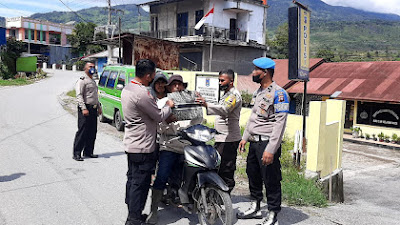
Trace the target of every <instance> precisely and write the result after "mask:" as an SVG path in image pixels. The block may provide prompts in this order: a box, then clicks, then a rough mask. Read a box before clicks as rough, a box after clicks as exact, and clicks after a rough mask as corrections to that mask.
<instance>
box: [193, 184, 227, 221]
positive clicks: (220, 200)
mask: <svg viewBox="0 0 400 225" xmlns="http://www.w3.org/2000/svg"><path fill="white" fill-rule="evenodd" d="M205 196H206V205H205V204H204V200H203V199H202V195H201V194H200V195H199V198H198V199H197V209H198V217H199V222H200V224H201V225H214V224H216V225H232V224H233V208H232V200H231V197H230V196H229V194H228V193H227V192H225V191H222V190H221V189H219V188H217V187H207V188H205ZM206 207H207V213H206V210H205V208H206Z"/></svg>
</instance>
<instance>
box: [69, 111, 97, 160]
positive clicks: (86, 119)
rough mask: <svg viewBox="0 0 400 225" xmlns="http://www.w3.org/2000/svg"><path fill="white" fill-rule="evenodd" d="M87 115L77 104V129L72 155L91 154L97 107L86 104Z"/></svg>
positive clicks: (95, 128) (95, 131)
mask: <svg viewBox="0 0 400 225" xmlns="http://www.w3.org/2000/svg"><path fill="white" fill-rule="evenodd" d="M86 107H87V109H88V110H89V115H88V116H84V115H83V114H82V110H81V108H80V107H79V106H78V131H77V132H76V134H75V141H74V152H73V154H74V156H77V155H79V156H80V155H81V153H82V151H83V155H92V154H93V149H94V142H95V140H96V134H97V108H96V109H94V108H93V106H91V105H86Z"/></svg>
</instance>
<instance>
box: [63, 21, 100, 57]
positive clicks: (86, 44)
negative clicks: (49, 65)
mask: <svg viewBox="0 0 400 225" xmlns="http://www.w3.org/2000/svg"><path fill="white" fill-rule="evenodd" d="M95 27H96V24H94V23H91V22H89V23H78V24H77V25H76V26H75V28H74V30H73V32H72V34H71V35H68V36H67V38H68V40H69V42H70V43H71V45H72V47H73V50H72V51H73V53H77V54H79V55H80V56H82V55H85V54H93V53H97V52H101V51H103V50H105V46H104V45H97V44H93V43H92V42H93V35H94V28H95ZM105 38H106V35H105V34H104V33H100V34H98V35H97V36H96V40H101V39H105Z"/></svg>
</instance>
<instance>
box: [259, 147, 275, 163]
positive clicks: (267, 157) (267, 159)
mask: <svg viewBox="0 0 400 225" xmlns="http://www.w3.org/2000/svg"><path fill="white" fill-rule="evenodd" d="M261 159H262V163H263V165H264V166H268V165H269V164H272V163H273V162H274V154H271V153H269V152H267V151H264V153H263V156H262V158H261Z"/></svg>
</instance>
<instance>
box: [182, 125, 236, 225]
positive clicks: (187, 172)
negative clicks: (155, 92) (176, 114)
mask: <svg viewBox="0 0 400 225" xmlns="http://www.w3.org/2000/svg"><path fill="white" fill-rule="evenodd" d="M215 133H216V130H215V129H211V128H209V127H206V126H204V125H201V124H197V125H193V126H190V127H188V128H186V129H184V130H182V131H181V133H180V137H178V138H182V139H184V140H187V141H189V142H190V143H191V145H189V146H186V147H185V148H184V158H185V163H184V168H183V181H182V184H181V188H180V189H179V191H178V194H179V198H180V201H181V204H182V206H183V208H184V209H185V210H186V211H187V212H189V213H197V214H198V218H199V222H200V224H202V225H205V224H223V225H231V224H233V208H232V200H231V198H230V195H229V193H228V191H229V188H228V187H227V185H226V184H225V182H224V181H223V180H222V178H221V177H220V176H219V175H218V174H217V170H218V167H219V165H220V163H221V156H220V155H219V153H218V151H217V150H216V149H215V148H214V147H212V146H211V145H207V144H206V142H208V141H210V140H211V139H213V138H214V135H215Z"/></svg>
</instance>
